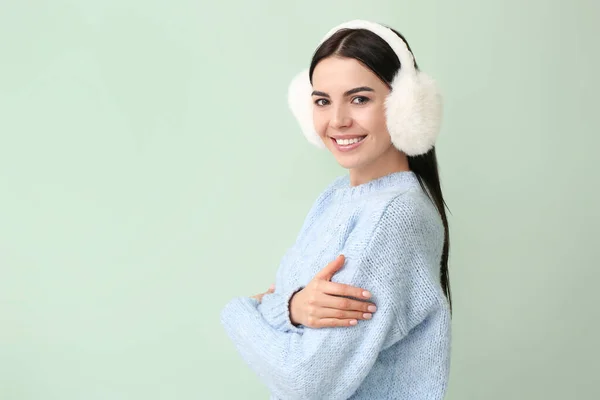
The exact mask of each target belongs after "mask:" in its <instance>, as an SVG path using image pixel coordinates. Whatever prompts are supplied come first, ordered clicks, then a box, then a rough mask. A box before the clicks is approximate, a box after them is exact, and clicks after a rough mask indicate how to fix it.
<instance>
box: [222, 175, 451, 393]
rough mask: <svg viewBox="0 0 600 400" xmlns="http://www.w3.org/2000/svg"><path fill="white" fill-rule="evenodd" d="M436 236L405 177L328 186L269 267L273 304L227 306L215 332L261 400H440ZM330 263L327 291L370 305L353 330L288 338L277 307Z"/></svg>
mask: <svg viewBox="0 0 600 400" xmlns="http://www.w3.org/2000/svg"><path fill="white" fill-rule="evenodd" d="M443 241H444V229H443V225H442V222H441V219H440V217H439V214H438V212H437V210H436V208H435V207H434V205H433V204H432V202H431V200H430V199H429V198H428V197H427V195H426V194H425V192H423V190H422V189H421V187H420V185H419V182H418V180H417V178H416V176H415V175H414V173H413V172H396V173H392V174H390V175H386V176H384V177H382V178H378V179H375V180H372V181H370V182H367V183H364V184H361V185H358V186H351V185H350V182H349V178H348V176H343V177H340V178H338V179H336V180H335V181H334V182H333V183H332V184H331V185H329V186H328V187H327V188H326V190H325V191H324V192H323V193H322V194H321V195H320V196H319V197H318V199H317V200H316V202H315V204H314V205H313V207H312V208H311V210H310V211H309V213H308V215H307V217H306V220H305V222H304V224H303V226H302V228H301V230H300V233H299V235H298V237H297V240H296V242H295V244H294V245H293V246H292V247H291V248H290V249H289V250H288V251H287V253H286V254H285V255H284V257H283V259H282V260H281V264H280V266H279V268H278V270H277V275H276V279H275V293H273V294H267V295H265V296H264V297H263V300H262V302H261V303H259V302H258V301H257V300H256V299H252V298H250V297H236V298H234V299H232V300H231V301H229V302H228V303H227V304H226V305H225V307H224V308H223V309H222V311H221V323H222V324H223V326H224V328H225V331H226V332H227V335H228V336H229V338H230V339H231V340H232V342H233V343H234V345H235V347H236V348H237V351H238V352H239V353H240V355H241V357H242V358H243V359H244V360H245V362H246V363H247V364H248V365H249V366H250V367H251V368H252V369H253V370H254V372H255V373H256V374H257V375H258V376H259V377H260V378H261V380H262V381H263V382H264V383H265V384H266V385H267V387H268V388H269V390H270V392H271V399H273V400H275V399H277V400H284V399H285V400H287V399H324V400H336V399H340V400H341V399H368V400H375V399H407V400H408V399H410V400H418V399H442V398H443V397H444V395H445V392H446V387H447V380H448V376H449V368H450V337H451V334H450V332H451V324H450V313H449V308H448V303H447V301H446V298H445V296H444V293H443V291H442V288H441V285H440V259H441V255H442V247H443ZM339 254H344V255H345V258H346V263H345V265H344V267H342V269H341V270H340V271H339V272H337V273H336V274H335V275H334V277H333V279H332V281H334V282H342V283H346V284H350V285H353V286H357V287H360V288H364V289H367V290H369V291H370V292H371V293H372V297H371V299H369V301H372V302H373V303H375V304H376V306H377V311H376V312H375V313H374V314H373V318H372V319H370V320H359V322H358V324H357V325H356V326H350V327H337V328H318V329H313V328H308V327H304V326H298V327H296V326H294V325H292V324H291V322H290V319H289V307H288V302H289V299H290V297H291V296H292V295H293V294H294V292H296V291H297V290H299V289H301V288H303V287H304V286H305V285H306V284H308V282H310V280H311V279H313V277H314V275H315V274H316V273H317V272H318V271H320V270H321V269H323V268H324V267H325V266H326V265H327V264H328V263H329V262H331V261H332V260H334V259H335V258H336V257H337V256H338V255H339Z"/></svg>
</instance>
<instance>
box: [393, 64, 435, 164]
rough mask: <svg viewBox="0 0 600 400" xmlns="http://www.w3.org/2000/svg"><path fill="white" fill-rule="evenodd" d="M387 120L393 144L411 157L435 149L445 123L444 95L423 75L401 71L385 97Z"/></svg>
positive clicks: (430, 79) (429, 78)
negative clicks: (443, 119) (443, 115)
mask: <svg viewBox="0 0 600 400" xmlns="http://www.w3.org/2000/svg"><path fill="white" fill-rule="evenodd" d="M385 106H386V119H387V127H388V131H389V133H390V136H391V139H392V144H393V145H394V146H395V147H396V148H397V149H399V150H401V151H403V152H404V153H406V154H407V155H409V156H416V155H420V154H425V153H427V152H428V151H429V150H431V148H432V147H433V146H434V144H435V142H436V140H437V137H438V135H439V132H440V129H441V124H442V96H441V94H440V92H439V88H438V86H437V84H436V83H435V81H434V80H433V79H432V78H431V77H430V76H428V75H427V74H425V73H423V72H412V73H409V71H402V69H401V70H400V71H399V73H398V74H397V75H396V77H395V78H394V81H393V82H392V91H391V93H390V94H389V95H388V97H387V98H386V103H385Z"/></svg>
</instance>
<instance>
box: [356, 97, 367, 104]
mask: <svg viewBox="0 0 600 400" xmlns="http://www.w3.org/2000/svg"><path fill="white" fill-rule="evenodd" d="M368 101H369V98H367V97H364V96H357V97H355V98H353V99H352V102H353V103H354V104H365V103H366V102H368Z"/></svg>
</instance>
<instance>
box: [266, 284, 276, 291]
mask: <svg viewBox="0 0 600 400" xmlns="http://www.w3.org/2000/svg"><path fill="white" fill-rule="evenodd" d="M274 291H275V284H274V283H273V284H272V285H271V286H269V290H267V293H273V292H274Z"/></svg>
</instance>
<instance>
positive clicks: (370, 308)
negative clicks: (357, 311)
mask: <svg viewBox="0 0 600 400" xmlns="http://www.w3.org/2000/svg"><path fill="white" fill-rule="evenodd" d="M367 310H369V311H371V312H375V311H377V307H375V306H369V307H368V308H367Z"/></svg>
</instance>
